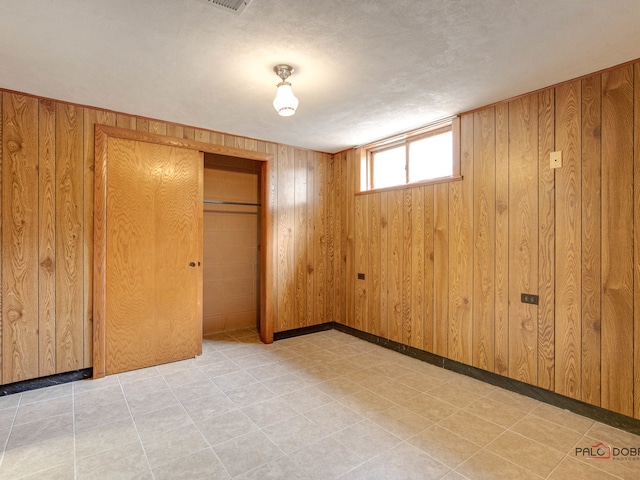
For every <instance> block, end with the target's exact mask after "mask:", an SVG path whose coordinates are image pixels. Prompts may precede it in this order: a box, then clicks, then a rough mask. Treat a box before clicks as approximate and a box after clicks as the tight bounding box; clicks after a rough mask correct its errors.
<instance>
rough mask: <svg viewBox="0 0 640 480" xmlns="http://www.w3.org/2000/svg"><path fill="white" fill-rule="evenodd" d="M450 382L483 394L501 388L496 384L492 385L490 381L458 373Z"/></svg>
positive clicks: (477, 393)
mask: <svg viewBox="0 0 640 480" xmlns="http://www.w3.org/2000/svg"><path fill="white" fill-rule="evenodd" d="M449 383H450V384H451V385H455V386H456V387H460V388H462V389H464V390H468V391H470V392H472V393H475V394H476V395H481V396H484V395H488V394H490V393H491V392H493V391H494V390H496V389H498V388H499V387H496V386H495V385H491V384H490V383H486V382H481V381H480V380H476V379H475V378H471V377H467V376H466V375H461V374H458V375H457V376H456V377H455V378H453V379H452V380H451V381H450V382H449Z"/></svg>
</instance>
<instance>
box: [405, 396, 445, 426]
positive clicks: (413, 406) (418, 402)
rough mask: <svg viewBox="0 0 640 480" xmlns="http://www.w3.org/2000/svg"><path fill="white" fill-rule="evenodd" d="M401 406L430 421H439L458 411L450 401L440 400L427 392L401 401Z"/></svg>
mask: <svg viewBox="0 0 640 480" xmlns="http://www.w3.org/2000/svg"><path fill="white" fill-rule="evenodd" d="M402 406H403V407H405V408H406V409H407V410H410V411H412V412H413V413H416V414H418V415H421V416H423V417H425V418H427V419H429V420H431V421H432V422H439V421H440V420H443V419H445V418H447V417H448V416H449V415H451V414H453V413H455V412H457V411H458V408H457V407H454V406H453V405H451V404H450V403H447V402H443V401H440V400H438V399H437V398H436V397H434V396H432V395H429V394H427V393H421V394H420V395H418V396H416V397H413V398H412V399H411V400H409V401H408V402H405V403H403V404H402Z"/></svg>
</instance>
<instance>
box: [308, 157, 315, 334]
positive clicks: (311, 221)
mask: <svg viewBox="0 0 640 480" xmlns="http://www.w3.org/2000/svg"><path fill="white" fill-rule="evenodd" d="M306 168H307V172H306V174H307V181H306V187H307V191H306V194H307V198H306V202H305V203H306V209H307V213H306V216H305V218H306V225H305V232H306V238H305V248H306V258H305V262H306V263H305V274H306V284H307V285H306V288H307V291H306V303H307V309H306V315H307V318H306V323H305V325H310V324H311V323H313V318H314V314H313V312H314V307H315V301H314V300H315V278H316V272H315V264H314V252H315V248H314V243H313V235H314V231H315V230H314V229H315V221H316V219H315V217H316V201H315V177H316V159H315V156H314V154H312V153H307V162H306Z"/></svg>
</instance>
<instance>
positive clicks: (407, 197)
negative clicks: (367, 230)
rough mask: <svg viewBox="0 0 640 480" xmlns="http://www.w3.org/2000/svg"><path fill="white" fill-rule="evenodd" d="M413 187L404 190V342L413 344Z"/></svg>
mask: <svg viewBox="0 0 640 480" xmlns="http://www.w3.org/2000/svg"><path fill="white" fill-rule="evenodd" d="M411 200H412V198H411V189H410V188H406V189H404V190H402V239H403V240H402V287H401V288H402V343H404V344H405V345H411V342H412V332H411V326H412V323H411V307H412V305H411V283H412V277H411V273H412V271H411V260H412V248H411V240H412V237H411V230H412V225H411V220H412V211H413V206H412V204H411Z"/></svg>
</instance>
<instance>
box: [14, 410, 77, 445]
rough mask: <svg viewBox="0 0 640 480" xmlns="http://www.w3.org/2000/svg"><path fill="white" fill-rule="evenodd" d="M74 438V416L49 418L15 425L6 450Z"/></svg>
mask: <svg viewBox="0 0 640 480" xmlns="http://www.w3.org/2000/svg"><path fill="white" fill-rule="evenodd" d="M70 437H73V416H72V415H71V414H70V413H67V414H64V415H57V416H55V417H47V418H43V419H42V420H36V421H34V422H29V423H23V424H20V425H14V427H13V429H12V430H11V435H10V436H9V441H8V442H7V445H6V450H15V449H18V448H21V447H26V446H28V445H35V444H37V443H41V442H43V441H46V440H54V439H56V438H70Z"/></svg>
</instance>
